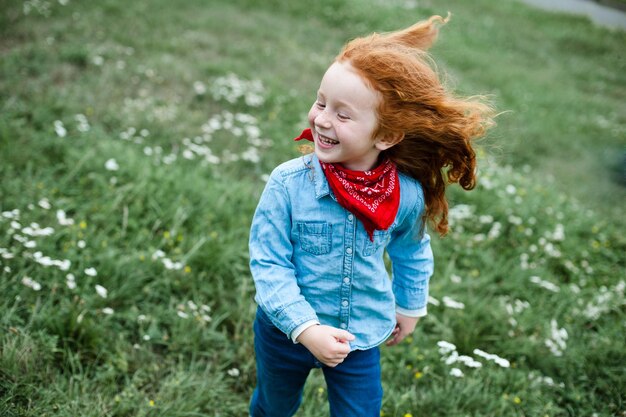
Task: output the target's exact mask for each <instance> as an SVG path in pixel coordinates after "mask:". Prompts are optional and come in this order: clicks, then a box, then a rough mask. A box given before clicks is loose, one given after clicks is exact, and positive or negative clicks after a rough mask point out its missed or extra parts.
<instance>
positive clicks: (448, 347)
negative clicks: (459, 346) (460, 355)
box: [437, 340, 456, 355]
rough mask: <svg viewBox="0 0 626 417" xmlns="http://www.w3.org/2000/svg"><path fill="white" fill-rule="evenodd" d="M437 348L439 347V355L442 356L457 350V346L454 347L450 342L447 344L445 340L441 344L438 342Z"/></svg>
mask: <svg viewBox="0 0 626 417" xmlns="http://www.w3.org/2000/svg"><path fill="white" fill-rule="evenodd" d="M437 346H439V353H440V354H442V355H445V354H447V353H450V352H453V351H455V350H456V346H454V345H453V344H452V343H450V342H446V341H445V340H440V341H439V342H437Z"/></svg>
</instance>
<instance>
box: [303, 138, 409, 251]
mask: <svg viewBox="0 0 626 417" xmlns="http://www.w3.org/2000/svg"><path fill="white" fill-rule="evenodd" d="M301 139H307V140H310V141H312V140H313V135H312V132H311V129H305V130H304V131H303V132H302V133H301V134H300V136H298V137H297V138H295V140H301ZM320 165H321V166H322V170H323V171H324V175H325V176H326V180H327V181H328V184H329V186H330V189H331V190H332V191H333V193H334V194H335V197H336V198H337V202H338V203H339V204H340V205H341V206H342V207H343V208H345V209H346V210H348V211H349V212H350V213H352V214H354V215H355V216H356V217H357V219H359V220H360V221H361V222H362V223H363V226H365V230H366V231H367V234H368V236H369V238H370V240H371V241H374V230H387V229H388V228H389V226H391V225H392V223H393V221H394V220H395V218H396V214H397V213H398V206H399V205H400V181H399V178H398V170H397V168H396V165H395V164H394V163H393V162H391V161H390V160H389V159H386V160H384V161H383V162H382V163H381V164H380V165H378V166H377V167H376V168H374V169H371V170H369V171H352V170H349V169H346V168H344V167H343V166H341V165H340V164H327V163H325V162H321V161H320Z"/></svg>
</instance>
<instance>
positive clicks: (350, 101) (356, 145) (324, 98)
mask: <svg viewBox="0 0 626 417" xmlns="http://www.w3.org/2000/svg"><path fill="white" fill-rule="evenodd" d="M379 102H380V95H379V93H378V92H376V91H374V90H373V89H372V88H370V87H369V86H368V85H367V84H365V82H364V81H363V79H362V78H361V76H360V75H358V74H357V73H356V71H355V70H354V68H352V66H351V65H350V64H349V63H347V62H343V63H342V62H335V63H334V64H332V65H331V66H330V68H328V70H327V71H326V74H324V78H322V82H321V84H320V88H319V91H318V93H317V100H315V103H313V107H311V110H310V111H309V124H310V126H311V130H312V131H313V138H314V143H315V154H316V155H317V157H318V158H319V159H320V161H322V162H327V163H340V164H342V165H343V166H344V167H345V168H347V169H351V170H354V171H367V170H370V169H372V168H374V167H375V166H376V164H377V162H378V155H379V154H380V152H381V151H382V150H384V149H386V148H388V147H389V146H388V145H387V144H386V142H385V141H383V140H382V138H378V137H374V132H375V131H376V128H377V127H378V116H377V112H376V109H377V108H378V104H379Z"/></svg>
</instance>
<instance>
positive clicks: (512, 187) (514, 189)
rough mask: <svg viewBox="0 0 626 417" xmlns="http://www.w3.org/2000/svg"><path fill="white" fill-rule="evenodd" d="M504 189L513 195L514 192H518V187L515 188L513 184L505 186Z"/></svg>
mask: <svg viewBox="0 0 626 417" xmlns="http://www.w3.org/2000/svg"><path fill="white" fill-rule="evenodd" d="M504 190H505V191H506V193H507V194H511V195H513V194H515V193H516V192H517V188H515V186H514V185H512V184H509V185H507V186H506V187H505V188H504Z"/></svg>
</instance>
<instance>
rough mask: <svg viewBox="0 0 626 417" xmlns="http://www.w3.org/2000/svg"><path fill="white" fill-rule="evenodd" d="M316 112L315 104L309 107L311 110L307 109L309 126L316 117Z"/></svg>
mask: <svg viewBox="0 0 626 417" xmlns="http://www.w3.org/2000/svg"><path fill="white" fill-rule="evenodd" d="M317 114H318V110H317V109H316V108H315V106H313V107H311V110H309V116H308V118H309V124H310V125H311V126H313V123H314V121H315V118H316V117H317Z"/></svg>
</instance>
